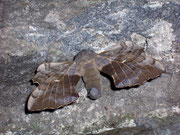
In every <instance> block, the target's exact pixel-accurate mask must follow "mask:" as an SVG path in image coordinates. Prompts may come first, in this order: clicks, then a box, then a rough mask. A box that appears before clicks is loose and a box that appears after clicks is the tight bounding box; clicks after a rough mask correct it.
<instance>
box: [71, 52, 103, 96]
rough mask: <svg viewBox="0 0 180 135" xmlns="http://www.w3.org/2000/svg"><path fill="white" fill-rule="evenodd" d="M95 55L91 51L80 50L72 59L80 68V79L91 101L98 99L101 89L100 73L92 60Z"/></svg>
mask: <svg viewBox="0 0 180 135" xmlns="http://www.w3.org/2000/svg"><path fill="white" fill-rule="evenodd" d="M96 55H97V54H96V53H95V52H94V51H92V50H82V51H81V52H79V53H78V54H77V55H76V56H75V59H74V61H75V62H77V64H78V65H79V66H80V67H81V73H82V77H83V80H84V82H85V85H86V89H87V91H88V96H89V98H91V99H98V98H100V97H101V89H102V83H101V76H100V72H99V70H98V68H97V65H96V62H95V60H94V59H95V58H96Z"/></svg>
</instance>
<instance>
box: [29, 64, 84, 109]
mask: <svg viewBox="0 0 180 135" xmlns="http://www.w3.org/2000/svg"><path fill="white" fill-rule="evenodd" d="M80 77H81V74H80V72H79V69H78V66H77V65H76V64H75V63H73V62H60V63H44V64H41V65H40V66H39V67H38V69H37V73H36V75H35V76H34V78H33V79H32V80H33V82H34V83H38V87H37V88H36V89H35V90H34V91H33V92H32V93H31V94H30V97H29V99H28V103H27V107H28V110H30V111H41V110H45V109H57V108H59V107H63V106H66V105H68V104H70V103H72V102H75V101H76V100H77V99H78V97H79V95H78V93H77V92H76V91H75V87H76V85H77V83H78V81H79V79H80Z"/></svg>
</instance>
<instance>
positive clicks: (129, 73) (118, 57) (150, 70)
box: [96, 46, 165, 88]
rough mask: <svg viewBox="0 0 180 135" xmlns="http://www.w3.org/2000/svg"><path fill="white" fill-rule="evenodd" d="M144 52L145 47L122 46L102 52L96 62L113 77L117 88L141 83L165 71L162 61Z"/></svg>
mask: <svg viewBox="0 0 180 135" xmlns="http://www.w3.org/2000/svg"><path fill="white" fill-rule="evenodd" d="M142 53H143V48H135V47H132V46H131V49H129V48H128V47H124V49H122V46H120V49H118V48H116V49H115V50H110V51H106V52H103V53H100V54H99V55H98V56H97V58H96V64H97V67H98V69H99V70H100V71H101V72H103V73H105V74H108V75H110V76H111V77H112V78H113V81H114V84H115V87H117V88H123V87H131V86H135V85H141V84H143V83H144V82H146V81H147V80H149V79H153V78H156V77H158V76H160V75H161V73H163V72H164V71H165V69H164V67H163V65H162V64H161V62H159V61H158V60H155V59H154V58H151V57H147V56H144V55H142Z"/></svg>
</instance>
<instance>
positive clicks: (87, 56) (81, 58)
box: [74, 49, 97, 62]
mask: <svg viewBox="0 0 180 135" xmlns="http://www.w3.org/2000/svg"><path fill="white" fill-rule="evenodd" d="M96 55H97V54H96V53H95V52H94V51H93V50H90V49H83V50H82V51H80V52H79V53H78V54H76V56H75V57H74V61H75V62H86V61H89V60H92V59H94V58H95V57H96Z"/></svg>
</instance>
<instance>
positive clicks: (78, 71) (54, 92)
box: [27, 41, 165, 111]
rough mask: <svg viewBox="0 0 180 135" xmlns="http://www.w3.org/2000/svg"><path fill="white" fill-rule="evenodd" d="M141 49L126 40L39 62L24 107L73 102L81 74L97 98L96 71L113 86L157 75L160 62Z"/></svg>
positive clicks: (34, 108)
mask: <svg viewBox="0 0 180 135" xmlns="http://www.w3.org/2000/svg"><path fill="white" fill-rule="evenodd" d="M143 52H144V49H143V48H138V47H135V45H134V44H133V43H132V42H130V41H127V42H124V43H122V44H121V45H120V46H118V47H117V48H114V49H113V50H109V51H105V52H102V53H100V54H96V53H95V52H94V51H92V50H89V49H87V50H82V51H80V52H79V53H78V54H77V55H76V56H75V57H74V60H73V61H69V62H58V63H54V62H51V63H44V64H41V65H40V66H39V67H38V69H37V73H36V75H35V76H34V78H33V79H32V80H33V82H34V83H38V87H37V88H36V89H35V90H34V91H33V92H32V93H31V95H30V96H29V99H28V103H27V107H28V110H29V111H41V110H45V109H58V108H60V107H63V106H66V105H68V104H70V103H73V102H75V101H76V100H77V99H78V97H79V95H78V93H77V92H76V90H75V87H76V85H77V83H78V82H79V80H80V78H81V77H82V78H83V80H84V82H85V84H86V89H87V91H88V97H90V98H91V99H98V98H100V97H101V90H102V82H101V77H100V72H103V73H104V74H107V75H109V76H111V77H112V78H113V82H114V85H115V87H116V88H124V87H131V86H135V85H141V84H143V83H144V82H146V81H147V80H149V79H153V78H156V77H158V76H160V75H161V73H163V72H164V71H165V69H164V67H163V65H162V64H161V63H160V62H159V61H158V60H155V59H154V58H151V57H148V56H145V55H144V53H143Z"/></svg>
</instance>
